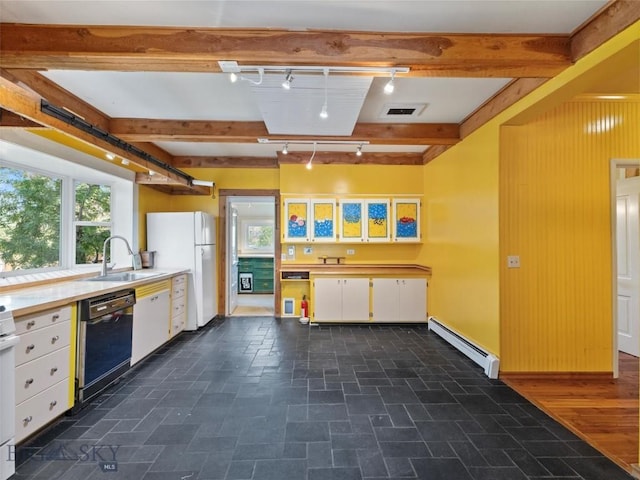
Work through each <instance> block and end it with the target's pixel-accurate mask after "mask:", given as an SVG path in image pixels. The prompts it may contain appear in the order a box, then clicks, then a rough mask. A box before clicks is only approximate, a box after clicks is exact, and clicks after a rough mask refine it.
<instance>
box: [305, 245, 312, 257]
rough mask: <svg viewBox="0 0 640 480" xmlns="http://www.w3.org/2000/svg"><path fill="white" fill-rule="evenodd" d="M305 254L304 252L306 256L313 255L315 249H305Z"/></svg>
mask: <svg viewBox="0 0 640 480" xmlns="http://www.w3.org/2000/svg"><path fill="white" fill-rule="evenodd" d="M303 252H304V254H305V255H311V253H313V248H311V247H304V250H303Z"/></svg>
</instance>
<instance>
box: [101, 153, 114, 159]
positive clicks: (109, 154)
mask: <svg viewBox="0 0 640 480" xmlns="http://www.w3.org/2000/svg"><path fill="white" fill-rule="evenodd" d="M104 156H105V157H107V160H114V159H115V158H116V156H115V155H114V154H113V153H111V152H107V153H105V155H104Z"/></svg>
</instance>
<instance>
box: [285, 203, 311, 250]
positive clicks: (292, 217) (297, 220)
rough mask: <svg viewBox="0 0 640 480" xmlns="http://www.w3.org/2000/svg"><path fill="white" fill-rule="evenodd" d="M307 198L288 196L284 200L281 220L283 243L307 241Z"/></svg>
mask: <svg viewBox="0 0 640 480" xmlns="http://www.w3.org/2000/svg"><path fill="white" fill-rule="evenodd" d="M310 213H311V212H310V208H309V200H307V199H301V198H288V199H286V200H285V201H284V221H283V222H282V225H283V227H284V228H283V231H284V241H285V243H295V242H309V241H310V239H311V230H310V228H309V219H310Z"/></svg>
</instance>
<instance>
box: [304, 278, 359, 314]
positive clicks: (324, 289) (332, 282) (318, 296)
mask: <svg viewBox="0 0 640 480" xmlns="http://www.w3.org/2000/svg"><path fill="white" fill-rule="evenodd" d="M313 287H314V288H313V299H312V302H311V309H312V311H313V321H314V322H368V321H369V279H368V278H316V279H315V280H314V282H313Z"/></svg>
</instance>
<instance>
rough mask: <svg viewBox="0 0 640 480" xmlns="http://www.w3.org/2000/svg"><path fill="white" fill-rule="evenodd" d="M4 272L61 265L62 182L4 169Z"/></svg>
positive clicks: (0, 233) (0, 250) (0, 253)
mask: <svg viewBox="0 0 640 480" xmlns="http://www.w3.org/2000/svg"><path fill="white" fill-rule="evenodd" d="M0 212H2V213H1V214H0V271H4V272H6V271H11V270H26V269H41V268H48V267H57V266H59V265H60V224H61V216H62V213H61V212H62V180H61V179H59V178H55V177H51V176H47V175H42V174H38V173H35V172H32V171H28V170H21V169H15V168H8V167H0Z"/></svg>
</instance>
